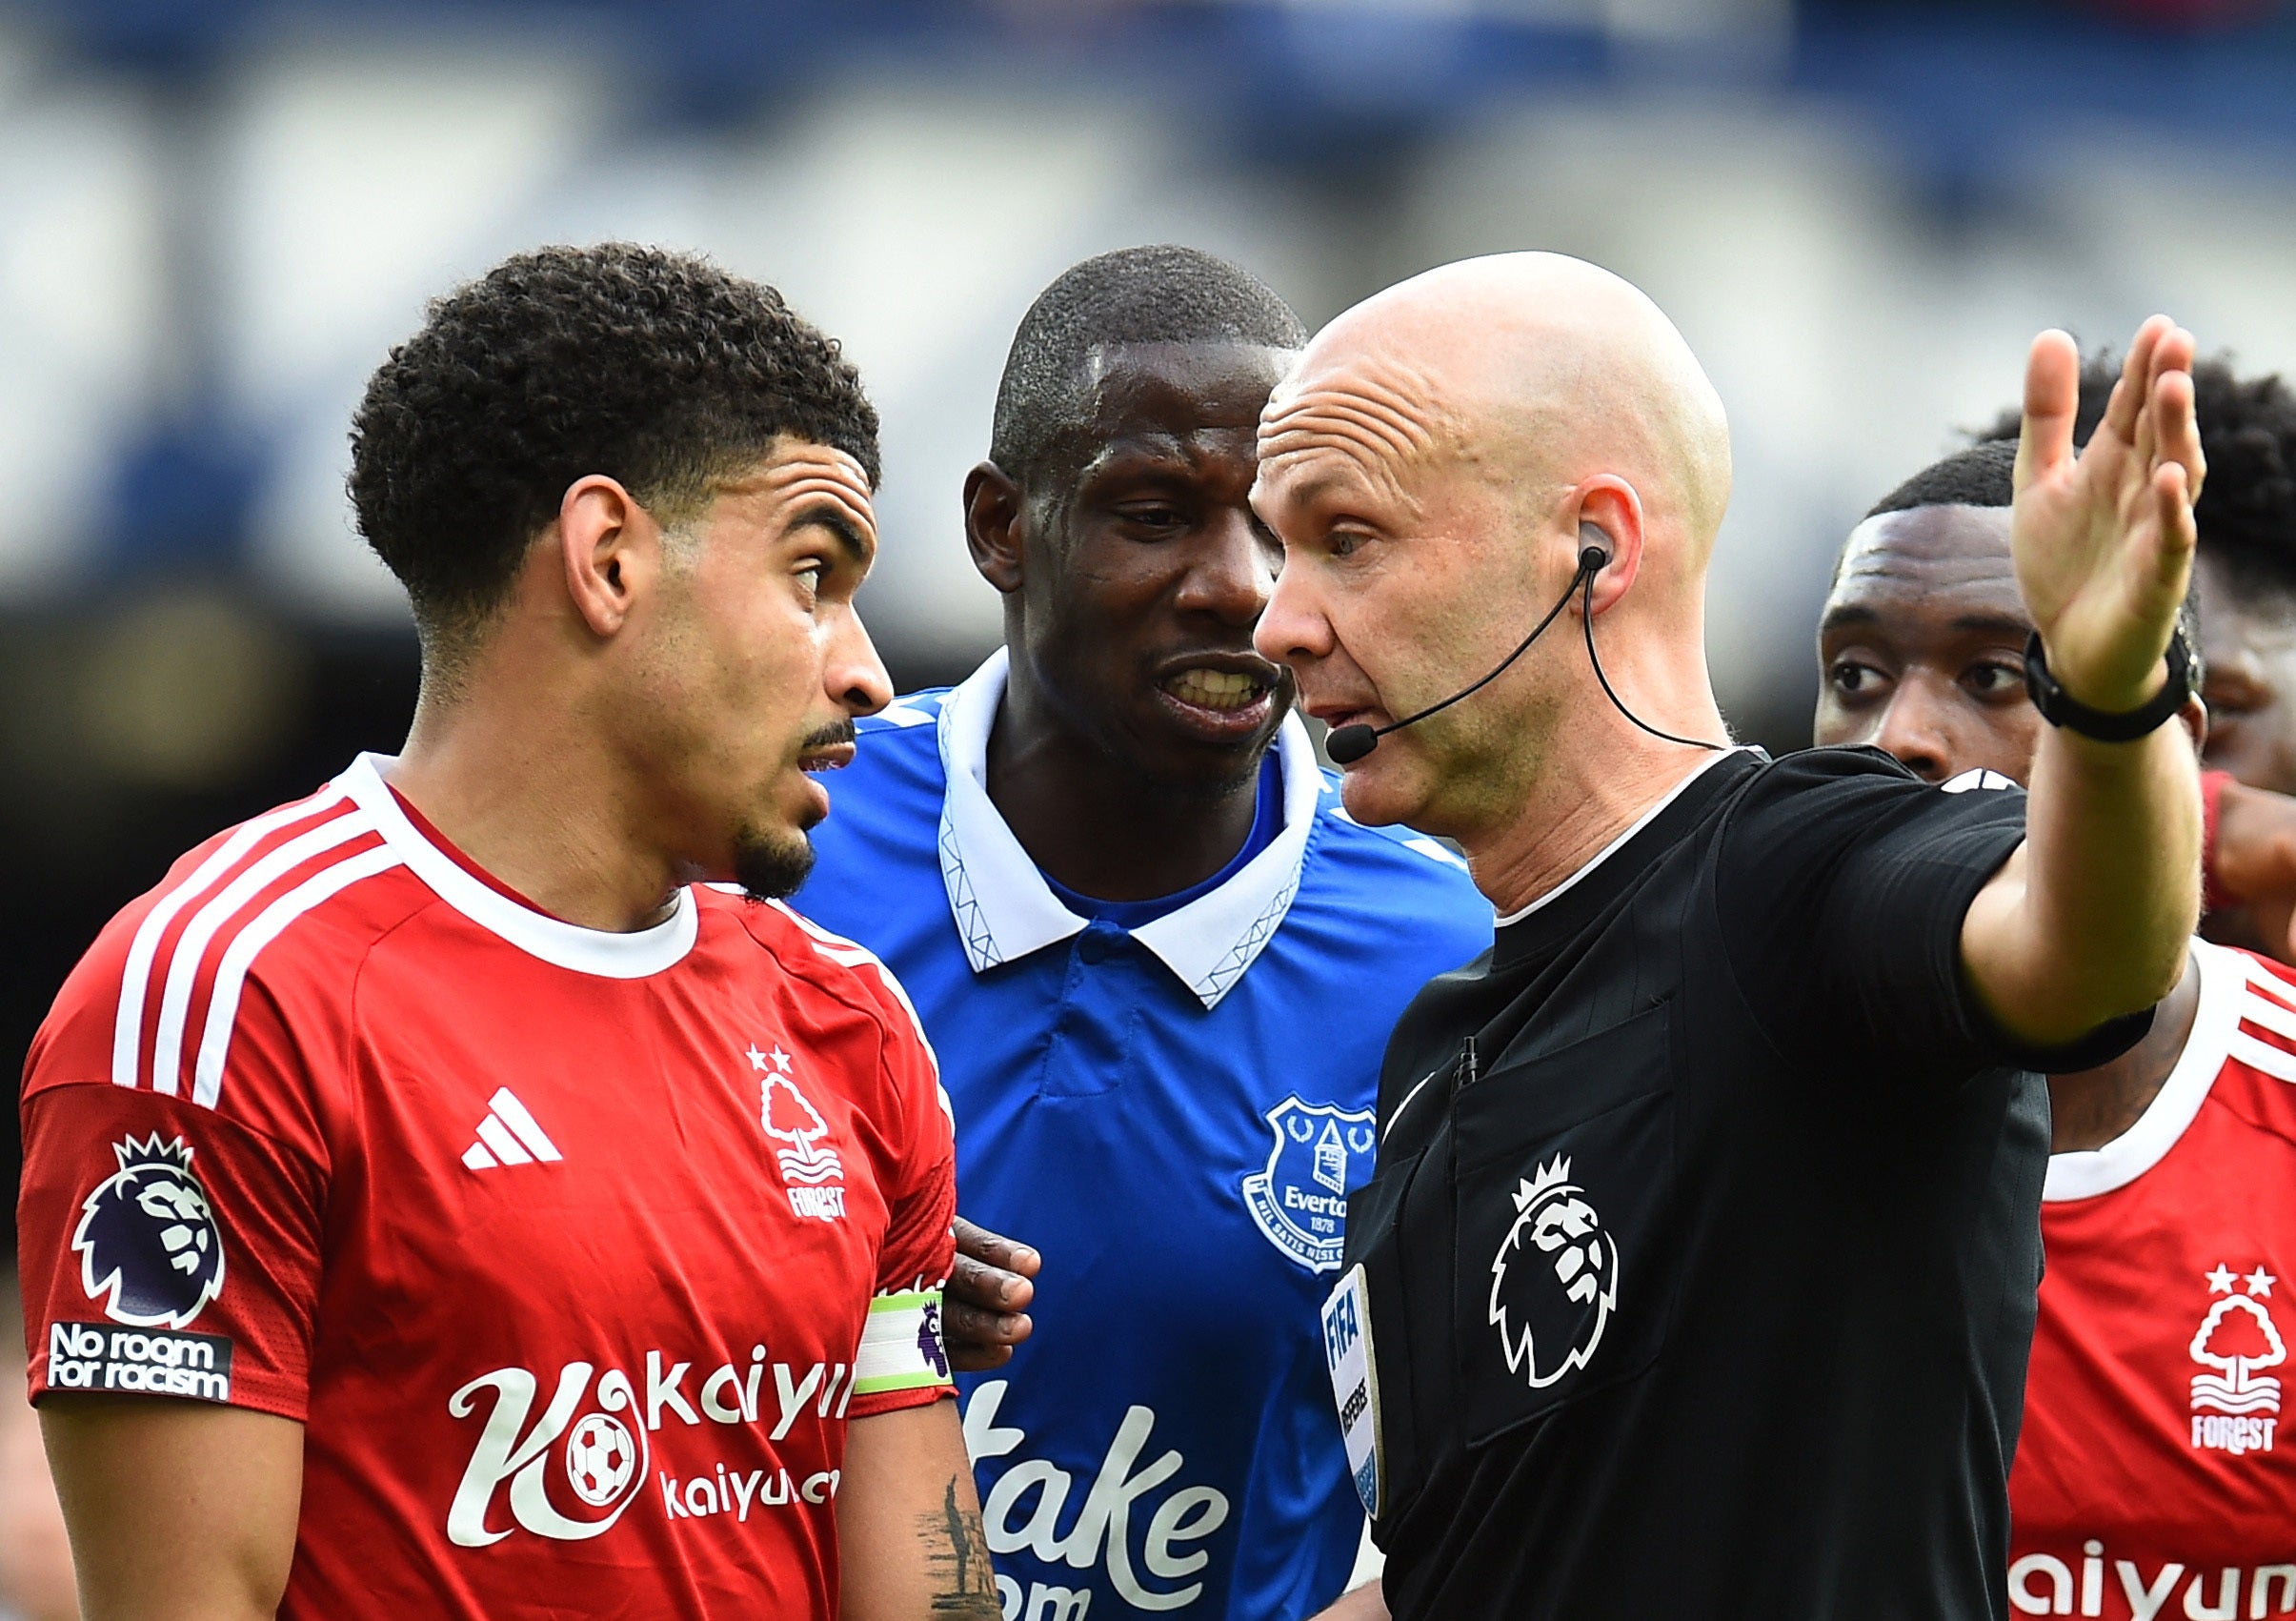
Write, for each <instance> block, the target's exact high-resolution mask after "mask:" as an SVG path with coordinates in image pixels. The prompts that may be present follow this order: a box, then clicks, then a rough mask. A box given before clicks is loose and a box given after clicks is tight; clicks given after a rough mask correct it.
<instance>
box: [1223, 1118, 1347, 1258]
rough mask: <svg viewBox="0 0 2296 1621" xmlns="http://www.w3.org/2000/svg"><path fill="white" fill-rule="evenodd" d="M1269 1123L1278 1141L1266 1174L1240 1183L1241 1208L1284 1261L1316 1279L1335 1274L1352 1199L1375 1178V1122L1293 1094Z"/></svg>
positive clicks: (1268, 1119) (1263, 1171) (1250, 1177)
mask: <svg viewBox="0 0 2296 1621" xmlns="http://www.w3.org/2000/svg"><path fill="white" fill-rule="evenodd" d="M1266 1118H1267V1123H1268V1129H1269V1130H1270V1131H1271V1132H1273V1133H1274V1134H1275V1138H1276V1142H1275V1145H1274V1146H1273V1147H1272V1148H1270V1149H1269V1150H1268V1163H1267V1168H1266V1169H1265V1170H1257V1171H1254V1172H1253V1173H1252V1174H1251V1175H1250V1176H1247V1177H1245V1178H1244V1179H1243V1202H1244V1206H1245V1208H1247V1209H1249V1210H1250V1211H1251V1212H1252V1220H1254V1221H1255V1222H1258V1223H1259V1230H1260V1231H1261V1232H1263V1233H1265V1234H1267V1239H1268V1242H1269V1243H1270V1244H1272V1245H1274V1246H1276V1247H1277V1248H1278V1249H1280V1250H1281V1251H1283V1253H1284V1254H1285V1255H1287V1256H1289V1257H1290V1258H1291V1259H1292V1260H1294V1261H1296V1262H1298V1263H1299V1265H1300V1266H1305V1267H1306V1268H1307V1269H1308V1270H1309V1271H1311V1272H1330V1271H1335V1270H1337V1269H1338V1268H1339V1252H1340V1250H1341V1249H1342V1248H1344V1247H1345V1246H1346V1243H1347V1195H1348V1192H1349V1190H1350V1189H1352V1188H1354V1187H1356V1186H1357V1185H1359V1184H1361V1183H1362V1182H1363V1181H1365V1180H1366V1179H1367V1178H1368V1177H1369V1176H1370V1175H1371V1153H1372V1150H1373V1149H1374V1148H1376V1147H1377V1146H1378V1145H1379V1140H1380V1138H1379V1129H1378V1125H1379V1123H1378V1117H1377V1116H1376V1115H1375V1114H1373V1112H1372V1111H1371V1110H1370V1109H1342V1108H1340V1107H1339V1106H1338V1105H1336V1104H1303V1103H1301V1102H1300V1101H1299V1097H1298V1096H1297V1095H1294V1096H1292V1097H1289V1098H1286V1099H1284V1100H1283V1102H1281V1103H1279V1104H1277V1105H1276V1106H1275V1107H1274V1108H1272V1109H1270V1110H1268V1112H1267V1116H1266Z"/></svg>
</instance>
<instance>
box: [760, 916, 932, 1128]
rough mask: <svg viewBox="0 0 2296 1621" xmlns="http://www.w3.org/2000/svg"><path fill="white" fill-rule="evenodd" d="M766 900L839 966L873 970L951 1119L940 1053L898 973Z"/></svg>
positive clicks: (868, 953)
mask: <svg viewBox="0 0 2296 1621" xmlns="http://www.w3.org/2000/svg"><path fill="white" fill-rule="evenodd" d="M766 904H767V905H769V906H772V907H775V909H777V910H778V911H779V912H780V913H781V914H782V915H783V916H784V917H786V918H788V919H789V921H790V922H793V923H796V925H797V926H798V927H799V928H801V929H803V930H804V931H805V932H806V933H807V934H808V935H811V936H812V937H813V941H814V949H815V950H816V951H818V952H819V953H820V954H821V955H822V956H824V957H826V958H828V959H829V960H830V961H831V962H835V963H836V964H837V965H838V966H839V967H841V968H860V967H868V968H871V969H874V970H875V971H876V977H877V981H878V983H881V984H882V985H883V986H884V987H885V988H886V989H887V990H889V991H891V992H892V993H893V999H894V1000H895V1001H896V1002H897V1003H900V1004H901V1008H902V1011H904V1012H906V1013H907V1014H908V1015H909V1026H910V1028H911V1029H913V1030H915V1031H916V1040H917V1044H919V1045H920V1046H922V1047H923V1048H924V1049H925V1057H926V1059H927V1060H928V1061H929V1062H930V1063H931V1064H932V1065H933V1085H934V1090H936V1091H937V1092H938V1093H939V1094H940V1107H941V1112H942V1113H943V1114H946V1115H948V1116H949V1117H950V1119H952V1120H954V1119H956V1117H957V1111H956V1109H955V1108H953V1107H952V1106H951V1104H950V1103H949V1090H948V1088H947V1087H945V1086H943V1085H941V1084H940V1055H939V1054H938V1053H937V1052H935V1051H934V1050H933V1038H932V1037H930V1036H928V1035H926V1034H925V1022H924V1021H923V1020H922V1019H919V1018H918V1017H917V1016H916V1003H914V1002H911V1001H910V1000H909V993H908V991H906V990H905V989H903V988H902V986H901V982H900V979H899V977H898V976H897V975H896V974H895V973H894V971H893V970H892V969H891V968H888V967H886V966H885V962H884V960H883V959H882V958H880V957H879V956H877V954H876V952H874V951H872V950H870V949H869V947H867V946H866V945H863V944H862V943H861V942H859V941H857V940H847V939H846V938H845V937H844V936H843V935H841V934H832V933H830V932H829V930H827V929H825V928H823V927H822V926H821V925H820V924H819V923H816V922H814V921H813V920H812V919H811V918H809V917H807V916H806V915H805V914H804V913H802V912H800V911H798V910H797V909H796V907H795V906H792V905H790V904H789V903H788V902H785V901H769V902H766Z"/></svg>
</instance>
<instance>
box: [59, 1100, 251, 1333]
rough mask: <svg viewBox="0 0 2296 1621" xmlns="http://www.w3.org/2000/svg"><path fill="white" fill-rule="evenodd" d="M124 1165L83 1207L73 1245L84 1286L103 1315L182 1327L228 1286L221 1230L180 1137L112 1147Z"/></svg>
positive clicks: (156, 1136) (153, 1138) (154, 1136)
mask: <svg viewBox="0 0 2296 1621" xmlns="http://www.w3.org/2000/svg"><path fill="white" fill-rule="evenodd" d="M111 1152H112V1154H113V1156H114V1157H115V1158H116V1159H117V1160H118V1161H119V1169H118V1170H117V1171H115V1172H113V1173H112V1174H111V1176H109V1177H106V1178H105V1179H104V1180H103V1181H102V1182H101V1183H99V1184H97V1185H96V1189H95V1191H94V1192H92V1193H91V1194H89V1195H88V1198H87V1200H86V1202H85V1203H83V1204H82V1205H81V1206H80V1212H81V1214H80V1225H79V1226H78V1227H77V1228H75V1229H74V1230H73V1232H72V1235H71V1247H72V1248H73V1249H74V1250H75V1251H77V1252H78V1254H79V1257H80V1287H82V1288H84V1289H86V1290H87V1291H88V1298H89V1299H90V1300H96V1299H99V1298H100V1299H102V1300H103V1302H104V1315H105V1316H107V1317H110V1318H111V1320H112V1321H113V1322H115V1323H125V1324H127V1325H129V1326H130V1327H136V1328H180V1327H184V1325H186V1324H187V1323H189V1322H191V1319H192V1318H194V1317H196V1316H198V1315H199V1313H200V1309H201V1308H202V1307H205V1306H206V1305H207V1303H208V1302H209V1301H211V1300H213V1299H214V1298H215V1297H216V1296H217V1295H218V1294H221V1293H222V1292H223V1232H222V1229H221V1228H219V1227H218V1226H216V1225H215V1213H214V1211H213V1210H212V1209H211V1208H210V1207H209V1206H208V1196H207V1190H206V1189H205V1188H203V1187H201V1186H200V1185H199V1178H198V1177H196V1176H194V1175H193V1174H192V1172H191V1146H190V1145H188V1144H187V1143H185V1142H184V1140H183V1139H182V1138H180V1137H178V1138H176V1139H175V1141H174V1142H172V1143H167V1144H162V1143H161V1142H160V1140H159V1133H157V1132H153V1133H152V1134H151V1137H150V1138H149V1139H146V1140H142V1141H139V1140H137V1139H136V1138H134V1137H130V1138H129V1139H128V1140H127V1141H126V1142H124V1143H115V1144H113V1145H112V1146H111Z"/></svg>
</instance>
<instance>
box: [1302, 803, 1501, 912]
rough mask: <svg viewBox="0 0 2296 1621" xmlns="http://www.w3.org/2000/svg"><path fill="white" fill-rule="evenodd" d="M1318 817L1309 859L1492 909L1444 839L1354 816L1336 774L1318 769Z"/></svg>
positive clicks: (1370, 881)
mask: <svg viewBox="0 0 2296 1621" xmlns="http://www.w3.org/2000/svg"><path fill="white" fill-rule="evenodd" d="M1317 775H1318V777H1319V779H1320V786H1319V794H1318V798H1317V803H1316V820H1317V821H1318V822H1319V823H1320V824H1321V825H1320V826H1319V828H1318V829H1317V833H1318V837H1317V839H1316V841H1315V842H1314V843H1312V844H1311V845H1310V846H1309V859H1310V861H1316V862H1319V863H1321V864H1323V865H1325V866H1327V867H1329V868H1331V869H1333V871H1334V872H1335V873H1336V874H1337V875H1339V876H1341V877H1349V878H1352V877H1360V878H1361V879H1362V880H1363V881H1364V882H1365V883H1366V885H1367V886H1374V887H1377V886H1381V885H1383V884H1387V883H1392V882H1395V881H1400V882H1402V883H1405V884H1412V885H1423V886H1424V887H1425V888H1426V889H1427V890H1428V891H1429V892H1430V893H1431V894H1434V895H1437V896H1452V897H1459V898H1462V899H1463V898H1467V897H1472V898H1474V900H1475V901H1476V903H1477V904H1480V906H1481V907H1482V909H1483V910H1484V911H1486V912H1487V911H1489V910H1490V905H1489V903H1488V902H1483V901H1482V900H1481V898H1480V892H1479V891H1477V889H1476V888H1475V881H1474V880H1473V879H1471V878H1469V877H1468V876H1467V863H1466V861H1463V860H1462V859H1461V858H1460V855H1459V853H1458V852H1457V851H1455V850H1453V849H1452V848H1451V847H1450V846H1449V845H1447V844H1445V843H1444V842H1443V841H1441V840H1440V839H1431V838H1429V837H1428V836H1427V835H1426V834H1424V833H1417V832H1414V831H1413V830H1412V829H1410V828H1408V827H1402V826H1392V827H1379V826H1374V825H1372V824H1371V823H1369V822H1361V821H1357V820H1356V819H1355V818H1354V817H1352V816H1350V815H1349V814H1348V811H1347V806H1346V804H1345V803H1344V802H1342V800H1340V797H1339V776H1338V774H1337V773H1336V772H1332V771H1328V770H1325V771H1319V773H1318V774H1317Z"/></svg>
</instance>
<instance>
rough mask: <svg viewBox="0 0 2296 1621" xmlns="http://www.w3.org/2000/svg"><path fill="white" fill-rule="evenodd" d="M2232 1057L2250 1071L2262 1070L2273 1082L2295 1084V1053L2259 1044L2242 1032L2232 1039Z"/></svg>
mask: <svg viewBox="0 0 2296 1621" xmlns="http://www.w3.org/2000/svg"><path fill="white" fill-rule="evenodd" d="M2232 1056H2233V1057H2234V1058H2236V1059H2238V1060H2240V1062H2241V1063H2243V1064H2246V1065H2247V1066H2248V1067H2249V1068H2250V1069H2257V1070H2262V1071H2263V1072H2264V1073H2265V1074H2266V1075H2269V1076H2270V1077H2272V1079H2273V1080H2275V1081H2286V1082H2288V1083H2290V1084H2296V1053H2292V1052H2290V1051H2288V1050H2287V1049H2286V1047H2276V1046H2274V1045H2273V1044H2271V1043H2270V1042H2260V1041H2258V1040H2257V1039H2256V1038H2255V1037H2254V1036H2251V1035H2249V1034H2248V1032H2247V1031H2246V1030H2243V1031H2242V1032H2241V1033H2240V1034H2239V1035H2237V1036H2235V1037H2233V1038H2232Z"/></svg>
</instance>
